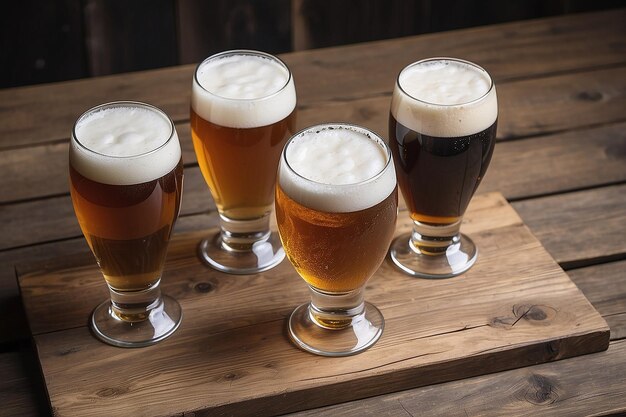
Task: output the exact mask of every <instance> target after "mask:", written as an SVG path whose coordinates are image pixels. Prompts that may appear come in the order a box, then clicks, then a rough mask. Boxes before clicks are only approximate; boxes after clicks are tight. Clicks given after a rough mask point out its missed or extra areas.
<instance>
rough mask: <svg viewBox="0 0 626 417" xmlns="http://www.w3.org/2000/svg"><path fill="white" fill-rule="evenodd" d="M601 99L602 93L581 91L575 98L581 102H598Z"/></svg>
mask: <svg viewBox="0 0 626 417" xmlns="http://www.w3.org/2000/svg"><path fill="white" fill-rule="evenodd" d="M602 97H603V95H602V93H600V92H598V91H581V92H580V93H578V94H576V98H577V99H578V100H582V101H600V100H602Z"/></svg>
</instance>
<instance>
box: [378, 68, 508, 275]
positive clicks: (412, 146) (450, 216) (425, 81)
mask: <svg viewBox="0 0 626 417" xmlns="http://www.w3.org/2000/svg"><path fill="white" fill-rule="evenodd" d="M497 120H498V102H497V98H496V87H495V85H494V83H493V80H492V79H491V77H490V76H489V74H488V73H487V71H485V70H484V69H482V68H481V67H479V66H477V65H475V64H473V63H471V62H467V61H463V60H460V59H453V58H432V59H426V60H422V61H418V62H415V63H413V64H410V65H409V66H407V67H406V68H404V69H403V70H402V71H401V72H400V74H399V75H398V79H397V82H396V85H395V88H394V91H393V96H392V101H391V112H390V116H389V146H390V147H391V150H392V152H393V157H394V161H395V164H396V173H397V175H398V184H399V185H400V189H401V191H402V194H403V195H404V198H405V201H406V205H407V208H408V211H409V214H410V216H411V219H412V220H413V231H412V232H410V233H406V234H403V235H401V236H399V237H398V238H396V240H395V241H394V242H393V244H392V246H391V249H390V256H391V259H392V260H393V262H394V263H395V264H396V265H397V266H398V267H399V268H400V269H401V270H402V271H404V272H405V273H407V274H409V275H412V276H417V277H423V278H447V277H453V276H456V275H459V274H461V273H463V272H465V271H467V270H468V269H469V268H470V267H471V266H472V265H473V264H474V262H475V261H476V257H477V255H478V250H477V248H476V245H475V244H474V242H473V241H472V240H471V239H470V238H469V237H467V236H465V235H463V234H461V233H460V228H461V222H462V220H463V215H464V214H465V210H466V208H467V206H468V204H469V202H470V199H471V198H472V196H473V195H474V192H475V191H476V189H477V188H478V186H479V184H480V182H481V180H482V179H483V177H484V175H485V172H486V171H487V167H488V166H489V162H490V160H491V156H492V154H493V149H494V146H495V142H496V125H497Z"/></svg>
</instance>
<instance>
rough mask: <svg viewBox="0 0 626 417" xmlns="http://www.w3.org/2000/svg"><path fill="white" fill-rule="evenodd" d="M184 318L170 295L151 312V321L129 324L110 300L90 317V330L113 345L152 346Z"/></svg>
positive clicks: (171, 331) (149, 318) (149, 317)
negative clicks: (120, 316) (117, 314)
mask: <svg viewBox="0 0 626 417" xmlns="http://www.w3.org/2000/svg"><path fill="white" fill-rule="evenodd" d="M182 318H183V311H182V309H181V307H180V304H178V302H177V301H176V300H175V299H173V298H172V297H168V296H167V295H162V296H161V303H160V304H159V305H157V306H156V307H155V308H153V309H152V310H150V313H149V315H148V319H146V320H143V321H135V322H128V321H124V320H121V319H119V318H118V317H117V316H116V315H115V314H114V313H113V311H112V308H111V301H110V300H107V301H105V302H103V303H102V304H100V305H99V306H98V307H96V309H95V310H94V312H93V314H92V315H91V323H90V324H91V330H92V331H93V333H94V335H95V336H96V337H97V338H98V339H100V340H102V341H103V342H105V343H108V344H110V345H113V346H118V347H126V348H134V347H144V346H150V345H153V344H155V343H157V342H160V341H161V340H163V339H165V338H167V337H168V336H170V335H171V334H172V333H174V331H176V329H178V326H180V323H181V321H182Z"/></svg>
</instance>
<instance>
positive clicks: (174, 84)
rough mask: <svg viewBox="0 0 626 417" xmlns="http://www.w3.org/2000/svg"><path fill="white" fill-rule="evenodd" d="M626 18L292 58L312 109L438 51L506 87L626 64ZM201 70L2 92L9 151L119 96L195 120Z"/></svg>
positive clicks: (2, 140)
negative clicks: (193, 96) (195, 79)
mask: <svg viewBox="0 0 626 417" xmlns="http://www.w3.org/2000/svg"><path fill="white" fill-rule="evenodd" d="M625 16H626V9H621V10H616V11H608V12H599V13H591V14H584V15H572V16H566V17H559V18H554V19H544V20H538V21H535V22H517V23H510V24H504V25H497V26H493V27H488V28H474V29H466V30H461V31H452V32H446V33H437V34H430V35H422V36H418V37H411V38H401V39H395V40H388V41H381V42H377V43H373V44H372V43H369V44H363V45H351V46H345V47H338V48H329V49H325V50H323V51H306V52H298V53H292V54H286V55H284V56H283V58H284V59H285V61H286V62H287V63H288V64H289V66H290V68H291V69H292V71H293V73H294V76H295V79H296V84H297V90H298V96H299V103H300V105H301V106H302V107H303V108H306V106H309V105H311V103H314V102H318V101H328V100H336V101H346V100H354V99H357V98H363V97H376V96H378V95H381V94H384V95H388V94H389V93H390V92H391V89H392V87H393V83H394V80H395V77H396V75H397V73H398V71H399V70H400V69H401V68H402V67H403V66H405V65H406V64H408V63H409V62H411V61H413V60H415V59H417V58H419V57H424V56H429V55H449V56H459V57H461V58H466V59H470V60H473V61H476V62H479V63H481V64H482V65H484V66H485V67H486V68H487V69H488V70H489V71H490V72H491V73H492V74H493V75H494V77H495V78H496V80H497V81H498V84H501V83H502V82H504V80H507V79H513V78H520V77H524V78H528V77H535V76H541V75H545V74H554V73H562V72H567V71H571V70H576V71H580V70H584V69H590V68H599V67H606V66H609V65H614V64H622V63H624V62H625V61H626V58H625V57H626V53H625V52H626V42H624V34H625V33H626V29H625V28H624V25H623V21H624V17H625ZM485 45H489V47H488V48H486V47H485ZM193 70H194V66H192V65H187V66H181V67H176V68H166V69H161V70H152V71H145V72H138V73H130V74H124V75H119V76H109V77H100V78H96V79H91V80H79V81H73V82H68V83H59V84H51V85H46V86H43V87H22V88H15V89H7V90H3V91H0V103H2V105H0V126H2V134H0V148H7V147H15V146H24V145H28V144H34V143H42V142H50V141H51V140H60V139H64V138H67V137H69V130H70V129H71V126H72V125H73V123H74V121H75V120H76V118H77V117H78V116H79V115H80V114H81V113H82V112H83V111H85V110H86V109H88V108H89V107H91V106H94V105H96V104H100V103H103V102H107V101H112V100H117V99H120V98H132V99H134V100H139V101H146V102H149V103H152V104H155V105H157V106H159V107H161V108H162V109H163V110H165V112H167V113H168V114H169V115H170V117H172V118H173V119H174V120H175V121H183V120H187V119H188V113H189V96H190V91H191V88H190V85H191V77H192V74H193ZM122 96H123V97H122ZM67 97H72V100H67ZM384 107H386V106H384ZM50 109H54V112H51V111H50ZM336 110H337V109H336ZM387 110H388V109H385V111H384V112H383V113H386V112H387ZM333 119H335V117H333Z"/></svg>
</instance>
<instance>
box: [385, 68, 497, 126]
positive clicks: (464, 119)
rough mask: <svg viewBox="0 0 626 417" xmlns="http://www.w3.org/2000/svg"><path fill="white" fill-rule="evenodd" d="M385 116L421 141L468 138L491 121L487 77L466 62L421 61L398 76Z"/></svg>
mask: <svg viewBox="0 0 626 417" xmlns="http://www.w3.org/2000/svg"><path fill="white" fill-rule="evenodd" d="M391 114H392V115H393V117H394V118H395V119H396V120H397V121H398V122H399V123H400V124H402V125H404V126H405V127H407V128H409V129H411V130H414V131H416V132H419V133H422V134H425V135H429V136H438V137H458V136H466V135H471V134H474V133H478V132H481V131H483V130H485V129H486V128H488V127H489V126H491V125H492V124H493V123H494V122H495V121H496V119H497V117H498V100H497V97H496V88H495V85H494V84H493V81H492V80H491V77H490V76H489V74H488V73H487V71H485V70H484V69H482V68H481V67H479V66H477V65H475V64H472V63H471V62H467V61H463V60H459V59H453V58H431V59H426V60H422V61H418V62H415V63H413V64H411V65H409V66H407V67H406V68H404V69H403V70H402V71H401V72H400V75H398V80H397V82H396V85H395V88H394V92H393V97H392V99H391Z"/></svg>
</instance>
